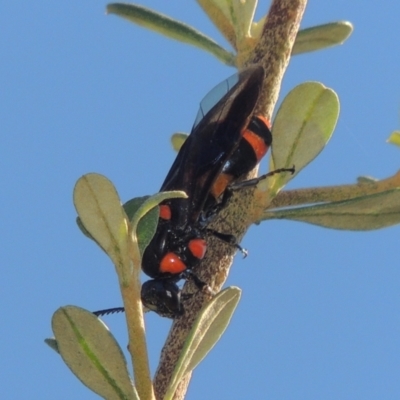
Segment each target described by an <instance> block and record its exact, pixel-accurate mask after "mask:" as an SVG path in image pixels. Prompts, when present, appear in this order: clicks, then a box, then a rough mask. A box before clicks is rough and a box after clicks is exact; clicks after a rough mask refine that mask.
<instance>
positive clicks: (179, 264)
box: [160, 252, 187, 274]
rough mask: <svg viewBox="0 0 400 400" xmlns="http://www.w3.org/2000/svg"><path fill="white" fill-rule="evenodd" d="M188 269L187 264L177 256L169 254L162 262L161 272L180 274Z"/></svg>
mask: <svg viewBox="0 0 400 400" xmlns="http://www.w3.org/2000/svg"><path fill="white" fill-rule="evenodd" d="M186 269H187V267H186V265H185V263H184V262H183V261H182V260H181V259H180V258H179V257H178V256H177V255H176V254H175V253H172V252H170V253H167V254H166V255H165V256H164V257H163V258H162V260H161V262H160V272H163V273H165V272H169V273H171V274H180V273H181V272H183V271H185V270H186Z"/></svg>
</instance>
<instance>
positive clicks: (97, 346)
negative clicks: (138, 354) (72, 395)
mask: <svg viewBox="0 0 400 400" xmlns="http://www.w3.org/2000/svg"><path fill="white" fill-rule="evenodd" d="M52 328H53V332H54V335H55V337H56V340H57V345H58V349H59V352H60V354H61V357H62V358H63V360H64V361H65V363H66V364H67V365H68V367H69V368H70V369H71V371H72V372H73V373H74V374H75V375H76V376H77V377H78V378H79V379H80V380H81V381H82V383H83V384H85V385H86V386H87V387H89V388H90V389H91V390H93V391H94V392H95V393H97V394H99V395H100V396H102V397H103V398H105V399H107V400H122V399H124V400H130V399H132V400H139V397H138V395H137V393H136V390H135V388H134V386H133V384H132V381H131V379H130V377H129V373H128V368H127V365H126V360H125V357H124V355H123V353H122V350H121V348H120V347H119V345H118V343H117V341H116V340H115V339H114V337H113V335H112V334H111V332H110V331H109V330H108V328H107V327H106V326H105V325H104V323H103V322H102V321H101V320H99V319H98V318H97V317H96V316H94V315H93V314H92V313H91V312H89V311H86V310H84V309H82V308H79V307H74V306H66V307H61V308H59V309H58V310H57V311H56V312H55V313H54V315H53V318H52Z"/></svg>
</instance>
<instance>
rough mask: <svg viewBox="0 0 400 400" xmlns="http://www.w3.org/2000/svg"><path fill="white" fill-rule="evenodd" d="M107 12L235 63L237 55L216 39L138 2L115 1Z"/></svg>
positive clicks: (231, 63)
mask: <svg viewBox="0 0 400 400" xmlns="http://www.w3.org/2000/svg"><path fill="white" fill-rule="evenodd" d="M107 13H110V14H116V15H118V16H120V17H122V18H125V19H127V20H128V21H130V22H133V23H135V24H137V25H140V26H143V27H145V28H147V29H150V30H153V31H155V32H158V33H161V34H162V35H164V36H167V37H169V38H171V39H175V40H178V41H180V42H183V43H187V44H191V45H193V46H196V47H198V48H200V49H202V50H205V51H207V52H209V53H211V54H213V55H214V56H215V57H217V58H218V59H219V60H220V61H222V62H223V63H225V64H227V65H235V55H234V54H232V53H230V52H228V51H227V50H225V49H224V48H222V47H221V46H219V45H218V44H217V43H216V42H215V41H214V40H212V39H211V38H209V37H208V36H206V35H204V34H203V33H201V32H199V31H197V30H196V29H194V28H192V27H191V26H189V25H187V24H185V23H183V22H180V21H177V20H175V19H172V18H170V17H168V16H166V15H164V14H161V13H158V12H156V11H153V10H151V9H149V8H146V7H143V6H139V5H136V4H123V3H113V4H108V5H107Z"/></svg>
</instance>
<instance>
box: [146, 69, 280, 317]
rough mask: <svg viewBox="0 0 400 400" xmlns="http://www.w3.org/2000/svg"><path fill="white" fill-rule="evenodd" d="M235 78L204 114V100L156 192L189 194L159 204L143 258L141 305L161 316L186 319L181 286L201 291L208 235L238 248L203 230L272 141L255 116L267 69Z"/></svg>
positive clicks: (264, 122)
mask: <svg viewBox="0 0 400 400" xmlns="http://www.w3.org/2000/svg"><path fill="white" fill-rule="evenodd" d="M236 79H237V83H236V84H234V85H233V86H232V87H231V88H230V89H229V91H228V92H227V93H226V94H225V96H223V97H222V98H221V99H220V100H219V101H218V103H217V104H215V105H214V106H213V107H212V108H210V109H209V110H207V109H204V107H206V106H203V105H204V101H203V102H202V106H201V108H200V111H199V115H198V118H197V119H196V121H195V124H194V126H193V129H192V131H191V134H190V135H189V136H188V138H187V140H186V141H185V143H184V144H183V146H182V148H181V149H180V151H179V153H178V155H177V157H176V159H175V162H174V163H173V165H172V167H171V169H170V171H169V173H168V175H167V177H166V178H165V181H164V183H163V184H162V186H161V189H160V191H161V192H163V191H170V190H182V191H184V192H186V194H187V196H188V198H187V199H170V200H166V201H164V202H162V203H161V204H160V217H159V223H158V226H157V230H156V233H155V235H154V237H153V239H152V241H151V242H150V244H149V246H148V247H147V248H146V250H145V251H144V254H143V259H142V270H143V272H144V273H145V274H146V275H148V276H150V277H151V278H152V279H151V280H149V281H147V282H145V283H144V284H143V286H142V293H141V296H142V302H143V304H144V306H145V307H147V308H149V309H150V310H153V311H155V312H157V313H158V314H160V315H161V316H165V317H170V318H174V317H176V316H178V315H181V314H182V313H183V306H182V303H181V298H180V293H181V290H180V289H179V287H178V285H177V282H178V281H179V280H181V279H192V280H193V281H194V283H195V284H196V285H197V287H198V288H200V289H202V288H204V287H206V286H207V285H206V284H205V283H204V282H202V281H201V280H200V279H199V278H197V276H196V275H195V274H194V273H193V271H192V268H193V267H195V266H197V265H198V264H199V263H200V261H201V260H202V259H203V257H204V255H205V253H206V250H207V236H209V235H214V236H216V237H218V238H219V239H221V240H223V241H226V242H228V243H231V244H232V245H235V246H236V247H238V248H240V246H238V245H237V244H236V241H235V238H234V237H233V236H232V235H227V234H223V233H219V232H215V231H213V230H211V229H208V224H209V223H210V221H211V220H212V219H213V217H215V215H217V214H218V212H219V211H220V210H221V209H222V208H223V207H224V206H225V205H226V203H227V201H228V199H229V197H230V195H231V191H230V190H229V188H230V186H231V185H232V184H234V183H235V182H237V181H238V180H239V179H240V178H241V177H243V175H245V174H247V173H248V172H250V171H251V170H252V169H253V168H254V167H255V166H256V165H257V164H258V163H259V161H260V160H261V158H262V157H263V156H264V155H265V154H266V152H267V151H268V148H269V146H270V145H271V142H272V136H271V131H270V126H269V122H268V121H267V119H266V118H264V117H263V116H259V115H257V116H254V115H253V112H254V109H255V106H256V103H257V101H258V99H259V96H260V93H261V89H262V83H263V79H264V69H263V68H262V67H260V66H257V67H251V68H248V69H246V70H244V71H243V72H241V73H240V74H239V75H237V76H236ZM228 84H229V82H228ZM207 98H208V97H207V96H206V99H207Z"/></svg>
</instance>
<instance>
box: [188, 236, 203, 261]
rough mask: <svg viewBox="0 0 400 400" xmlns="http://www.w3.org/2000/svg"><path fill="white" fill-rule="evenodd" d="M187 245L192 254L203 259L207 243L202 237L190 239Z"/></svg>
mask: <svg viewBox="0 0 400 400" xmlns="http://www.w3.org/2000/svg"><path fill="white" fill-rule="evenodd" d="M188 247H189V250H190V252H191V253H192V254H193V256H195V257H196V258H198V259H199V260H201V259H203V257H204V256H205V254H206V251H207V243H206V241H205V240H204V239H192V240H191V241H190V242H189V245H188Z"/></svg>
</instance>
